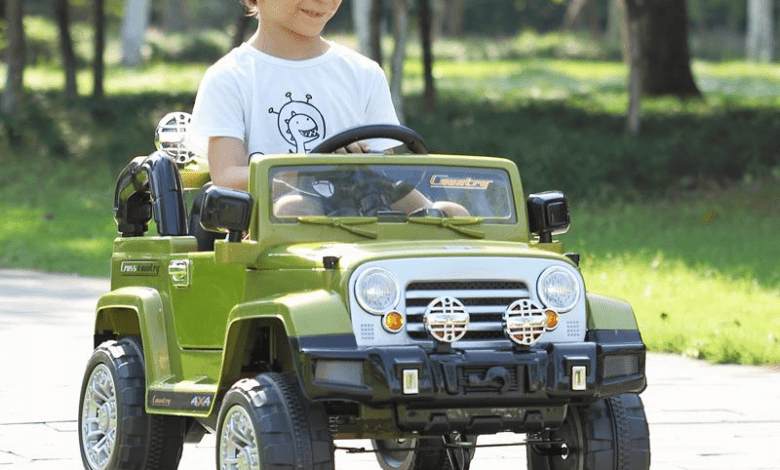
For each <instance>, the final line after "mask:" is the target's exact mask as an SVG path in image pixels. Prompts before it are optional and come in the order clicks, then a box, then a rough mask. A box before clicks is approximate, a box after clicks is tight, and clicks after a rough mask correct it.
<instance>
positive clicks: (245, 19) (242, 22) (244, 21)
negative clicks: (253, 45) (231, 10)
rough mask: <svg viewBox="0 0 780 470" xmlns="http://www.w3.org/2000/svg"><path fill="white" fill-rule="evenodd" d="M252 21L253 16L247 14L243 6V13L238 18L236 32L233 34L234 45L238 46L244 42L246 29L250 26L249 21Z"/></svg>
mask: <svg viewBox="0 0 780 470" xmlns="http://www.w3.org/2000/svg"><path fill="white" fill-rule="evenodd" d="M251 21H252V17H251V16H247V14H246V12H245V11H244V8H243V7H242V8H241V14H240V15H238V18H236V32H235V33H234V34H233V47H234V48H235V47H238V46H240V45H241V43H243V42H244V38H245V37H246V30H247V28H249V23H250V22H251Z"/></svg>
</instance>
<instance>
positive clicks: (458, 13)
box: [444, 0, 465, 37]
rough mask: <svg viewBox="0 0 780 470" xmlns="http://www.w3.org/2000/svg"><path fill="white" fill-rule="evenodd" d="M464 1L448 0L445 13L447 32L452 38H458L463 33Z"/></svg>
mask: <svg viewBox="0 0 780 470" xmlns="http://www.w3.org/2000/svg"><path fill="white" fill-rule="evenodd" d="M464 10H465V4H464V0H446V2H445V5H444V11H445V12H446V16H447V18H446V23H445V24H446V27H445V31H446V32H447V35H448V36H450V37H457V36H460V35H461V34H462V33H463V11H464Z"/></svg>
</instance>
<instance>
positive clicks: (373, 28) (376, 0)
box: [368, 0, 384, 65]
mask: <svg viewBox="0 0 780 470" xmlns="http://www.w3.org/2000/svg"><path fill="white" fill-rule="evenodd" d="M383 3H384V2H382V0H372V1H371V12H370V13H371V17H370V21H369V24H370V28H369V31H370V32H371V34H370V35H369V37H368V38H369V45H370V48H371V56H370V57H371V58H372V59H374V60H375V61H377V63H379V65H382V62H383V57H382V9H383V8H384V5H383Z"/></svg>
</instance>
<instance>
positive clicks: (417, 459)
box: [371, 435, 477, 470]
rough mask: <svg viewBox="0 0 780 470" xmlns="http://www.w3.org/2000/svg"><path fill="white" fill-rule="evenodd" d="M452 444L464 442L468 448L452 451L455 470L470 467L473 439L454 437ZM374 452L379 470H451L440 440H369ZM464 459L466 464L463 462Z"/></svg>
mask: <svg viewBox="0 0 780 470" xmlns="http://www.w3.org/2000/svg"><path fill="white" fill-rule="evenodd" d="M453 442H455V443H457V442H468V443H470V444H472V446H471V447H466V448H462V450H456V451H455V452H454V453H453V456H454V457H455V459H456V465H457V467H458V468H464V465H466V464H467V463H470V462H471V460H472V459H473V458H474V447H473V445H474V444H476V442H477V438H476V436H474V437H466V438H463V437H462V436H460V435H457V436H456V437H454V438H453ZM371 444H373V446H374V450H375V451H376V453H375V455H376V459H377V461H378V462H379V466H380V467H382V469H383V470H453V467H452V464H451V462H450V459H449V458H448V457H447V449H446V447H445V445H444V441H443V439H442V438H440V437H436V438H421V439H414V438H410V439H379V440H372V441H371ZM464 458H466V459H468V462H464Z"/></svg>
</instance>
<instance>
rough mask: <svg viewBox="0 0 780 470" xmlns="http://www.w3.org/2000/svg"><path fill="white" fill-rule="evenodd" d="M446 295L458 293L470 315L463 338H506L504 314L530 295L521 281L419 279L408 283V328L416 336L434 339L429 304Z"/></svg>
mask: <svg viewBox="0 0 780 470" xmlns="http://www.w3.org/2000/svg"><path fill="white" fill-rule="evenodd" d="M442 296H451V297H455V298H457V299H458V300H460V301H461V303H463V305H464V306H465V307H466V309H467V310H468V312H469V315H470V321H469V331H468V333H466V336H465V337H464V338H463V339H461V340H460V341H459V343H461V342H463V341H466V342H468V341H472V342H476V341H491V340H502V339H506V336H505V335H504V332H503V325H502V323H503V315H504V311H505V310H506V308H507V307H508V306H509V305H510V304H511V303H512V302H514V301H515V300H517V299H523V298H528V297H529V292H528V286H526V285H525V283H522V282H519V281H418V282H412V283H410V284H409V285H408V286H407V287H406V296H405V301H406V321H407V327H406V332H407V334H408V335H409V337H410V338H411V339H413V340H417V341H422V340H428V339H430V336H429V335H428V334H427V333H426V331H425V326H424V325H423V316H424V315H425V309H426V307H427V306H428V304H430V303H431V301H433V300H434V299H436V298H438V297H442Z"/></svg>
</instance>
